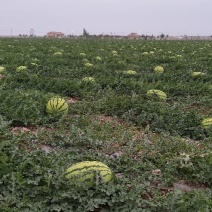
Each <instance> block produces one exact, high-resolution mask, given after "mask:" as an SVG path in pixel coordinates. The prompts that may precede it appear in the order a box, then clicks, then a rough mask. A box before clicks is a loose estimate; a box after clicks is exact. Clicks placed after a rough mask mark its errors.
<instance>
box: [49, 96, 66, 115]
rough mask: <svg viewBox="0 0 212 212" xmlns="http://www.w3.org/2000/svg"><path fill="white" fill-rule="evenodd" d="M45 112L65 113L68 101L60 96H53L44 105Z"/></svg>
mask: <svg viewBox="0 0 212 212" xmlns="http://www.w3.org/2000/svg"><path fill="white" fill-rule="evenodd" d="M46 112H47V113H49V114H52V115H57V114H63V113H67V112H68V103H67V102H66V101H65V99H63V98H61V97H53V98H51V99H50V100H49V101H48V103H47V105H46Z"/></svg>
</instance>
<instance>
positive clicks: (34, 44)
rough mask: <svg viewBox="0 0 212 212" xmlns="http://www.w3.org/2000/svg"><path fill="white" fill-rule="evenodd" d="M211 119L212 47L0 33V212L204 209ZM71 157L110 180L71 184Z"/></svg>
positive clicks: (211, 181)
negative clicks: (51, 108) (57, 109)
mask: <svg viewBox="0 0 212 212" xmlns="http://www.w3.org/2000/svg"><path fill="white" fill-rule="evenodd" d="M156 67H157V68H156ZM158 67H159V68H158ZM155 68H156V69H155ZM156 70H159V71H156ZM161 70H162V71H161ZM149 90H160V91H162V92H164V93H165V95H166V96H165V97H164V98H162V99H160V98H159V97H160V96H158V95H147V92H148V91H149ZM55 96H56V97H61V98H64V99H65V100H66V102H67V103H68V113H67V114H61V115H58V116H54V115H51V114H48V113H47V112H46V105H47V102H48V101H49V99H50V98H52V97H55ZM210 118H212V43H211V41H165V40H164V41H144V40H118V39H108V40H107V39H102V40H101V39H98V40H97V39H39V38H37V39H36V38H31V39H30V38H26V39H21V38H7V39H6V38H1V39H0V211H2V212H19V211H20V212H28V211H30V212H37V211H38V212H42V211H45V212H47V211H58V212H67V211H68V212H69V211H70V212H71V211H74V212H91V211H95V212H107V211H111V212H112V211H114V212H115V211H120V212H148V211H150V212H152V211H153V212H154V211H155V212H157V211H162V212H163V211H164V212H165V211H170V212H172V211H174V212H176V211H179V212H184V211H186V212H189V211H193V212H195V211H198V212H210V211H212V198H211V197H212V125H210V123H212V121H209V122H208V123H209V124H208V126H207V127H205V126H204V125H203V120H204V119H209V120H210ZM82 161H99V162H102V163H104V164H106V165H107V166H108V167H109V168H110V169H111V170H112V172H113V175H114V176H113V180H111V181H109V182H108V183H104V182H103V180H102V178H101V176H100V173H98V172H96V174H95V182H94V185H93V186H92V187H89V188H87V187H82V188H80V189H78V188H76V187H75V186H73V184H72V182H71V180H68V179H66V178H65V174H64V173H65V170H66V169H67V168H69V167H70V166H71V165H73V164H75V163H77V162H82Z"/></svg>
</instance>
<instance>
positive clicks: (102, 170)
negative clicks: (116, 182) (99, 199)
mask: <svg viewBox="0 0 212 212" xmlns="http://www.w3.org/2000/svg"><path fill="white" fill-rule="evenodd" d="M97 171H98V172H99V174H100V176H101V178H102V180H103V182H105V183H107V182H109V181H111V180H112V178H113V173H112V171H111V170H110V168H109V167H108V166H107V165H105V164H104V163H102V162H99V161H83V162H79V163H76V164H73V165H72V166H71V167H69V168H68V169H66V171H65V177H66V179H69V180H71V181H72V182H74V183H76V184H82V183H83V184H85V185H87V186H92V185H93V184H94V179H95V175H96V173H97Z"/></svg>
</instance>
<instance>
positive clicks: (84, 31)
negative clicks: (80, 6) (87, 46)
mask: <svg viewBox="0 0 212 212" xmlns="http://www.w3.org/2000/svg"><path fill="white" fill-rule="evenodd" d="M82 35H83V37H89V33H88V32H87V30H86V29H85V28H84V29H83V34H82Z"/></svg>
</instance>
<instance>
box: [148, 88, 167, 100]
mask: <svg viewBox="0 0 212 212" xmlns="http://www.w3.org/2000/svg"><path fill="white" fill-rule="evenodd" d="M146 95H147V96H148V97H151V98H152V97H156V98H159V99H162V100H166V99H167V95H166V93H164V92H163V91H161V90H154V89H153V90H149V91H147V93H146Z"/></svg>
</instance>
